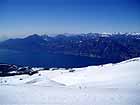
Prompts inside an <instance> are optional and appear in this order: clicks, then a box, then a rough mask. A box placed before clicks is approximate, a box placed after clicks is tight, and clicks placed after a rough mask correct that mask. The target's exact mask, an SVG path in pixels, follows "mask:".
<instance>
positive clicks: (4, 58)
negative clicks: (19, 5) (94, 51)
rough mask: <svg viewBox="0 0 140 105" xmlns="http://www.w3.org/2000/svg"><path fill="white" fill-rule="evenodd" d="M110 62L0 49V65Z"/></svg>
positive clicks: (68, 65) (76, 64)
mask: <svg viewBox="0 0 140 105" xmlns="http://www.w3.org/2000/svg"><path fill="white" fill-rule="evenodd" d="M109 62H112V61H109V60H105V59H97V58H90V57H82V56H73V55H62V54H49V53H46V52H39V53H36V52H30V51H28V52H20V51H14V50H7V49H0V63H8V64H15V65H19V66H31V67H47V68H50V67H63V68H73V67H85V66H90V65H100V64H105V63H109Z"/></svg>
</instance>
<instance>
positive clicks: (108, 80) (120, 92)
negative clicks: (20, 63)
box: [0, 58, 140, 105]
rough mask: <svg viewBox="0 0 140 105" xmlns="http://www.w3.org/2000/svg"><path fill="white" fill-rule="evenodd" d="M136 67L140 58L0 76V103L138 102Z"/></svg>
mask: <svg viewBox="0 0 140 105" xmlns="http://www.w3.org/2000/svg"><path fill="white" fill-rule="evenodd" d="M139 68H140V58H134V59H131V60H127V61H124V62H121V63H118V64H106V65H103V66H89V67H85V68H73V69H69V70H65V69H59V70H54V71H51V70H49V71H48V70H44V71H40V72H39V73H38V74H34V75H32V76H29V75H19V76H11V77H0V85H1V86H0V99H1V101H0V104H47V105H52V104H53V105H54V104H57V105H58V104H61V105H71V104H73V105H81V104H84V105H89V104H91V103H92V104H95V105H102V104H104V105H118V104H119V105H139V104H140V101H139V99H140V78H139V75H140V70H139ZM36 69H37V68H34V70H36ZM71 70H73V71H72V72H70V71H71ZM74 70H75V71H74ZM13 97H14V98H13Z"/></svg>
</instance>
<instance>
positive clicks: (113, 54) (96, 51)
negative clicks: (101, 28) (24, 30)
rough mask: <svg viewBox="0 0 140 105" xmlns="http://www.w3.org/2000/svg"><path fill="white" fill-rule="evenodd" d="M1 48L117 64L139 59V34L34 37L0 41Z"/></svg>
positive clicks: (35, 35) (34, 35)
mask: <svg viewBox="0 0 140 105" xmlns="http://www.w3.org/2000/svg"><path fill="white" fill-rule="evenodd" d="M0 49H8V50H9V49H10V50H15V51H21V52H26V53H28V52H46V53H50V54H63V55H74V56H84V57H90V58H93V59H94V58H101V59H104V60H107V61H109V62H108V63H112V62H113V63H116V62H120V61H123V60H127V59H131V58H134V57H139V56H140V35H139V34H131V33H114V34H100V33H87V34H77V35H65V34H59V35H56V36H53V37H52V36H48V35H38V34H33V35H30V36H28V37H26V38H17V39H8V40H6V41H3V42H0Z"/></svg>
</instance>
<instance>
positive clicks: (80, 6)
mask: <svg viewBox="0 0 140 105" xmlns="http://www.w3.org/2000/svg"><path fill="white" fill-rule="evenodd" d="M139 11H140V1H139V0H0V35H9V36H14V35H15V36H17V35H27V34H33V33H39V34H42V33H48V34H56V33H87V32H140V13H139Z"/></svg>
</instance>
